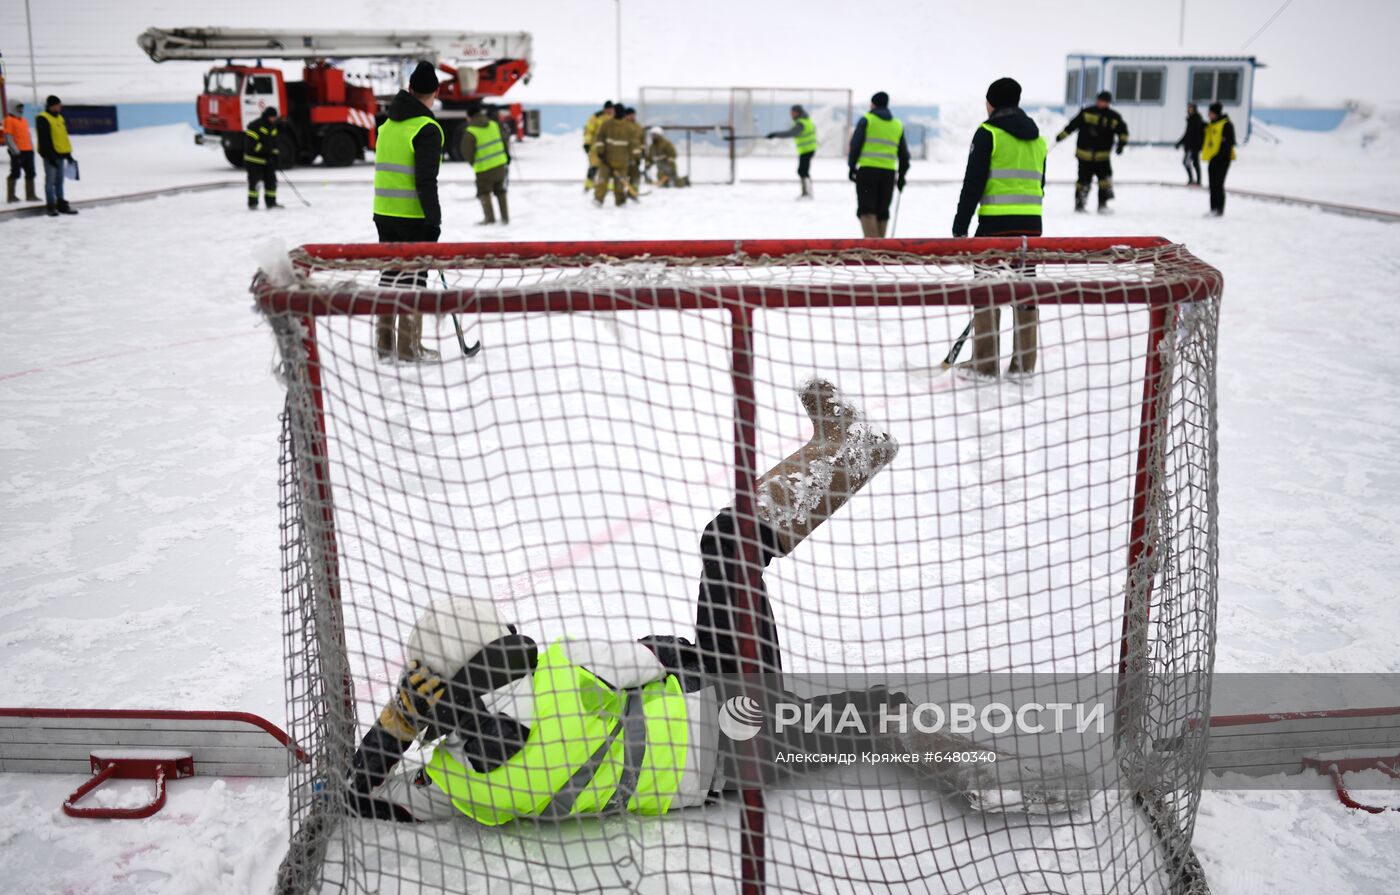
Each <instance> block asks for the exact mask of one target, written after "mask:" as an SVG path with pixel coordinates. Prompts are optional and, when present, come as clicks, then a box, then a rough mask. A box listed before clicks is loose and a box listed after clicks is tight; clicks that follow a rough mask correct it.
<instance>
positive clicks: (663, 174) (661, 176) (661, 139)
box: [647, 127, 690, 188]
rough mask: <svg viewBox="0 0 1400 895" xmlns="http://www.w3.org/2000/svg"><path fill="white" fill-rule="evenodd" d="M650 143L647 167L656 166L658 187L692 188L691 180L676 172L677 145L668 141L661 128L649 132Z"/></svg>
mask: <svg viewBox="0 0 1400 895" xmlns="http://www.w3.org/2000/svg"><path fill="white" fill-rule="evenodd" d="M647 136H648V137H649V139H650V141H651V142H650V143H649V145H648V146H647V166H648V167H650V166H652V165H655V166H656V185H657V186H660V187H666V188H670V187H683V186H690V178H689V177H686V176H682V175H681V174H680V173H679V172H678V171H677V170H676V158H677V153H676V144H674V143H672V142H671V141H670V140H668V139H666V134H665V133H664V132H663V131H662V130H661V128H659V127H654V128H652V129H651V130H649V131H647Z"/></svg>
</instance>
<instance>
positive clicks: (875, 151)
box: [846, 90, 909, 239]
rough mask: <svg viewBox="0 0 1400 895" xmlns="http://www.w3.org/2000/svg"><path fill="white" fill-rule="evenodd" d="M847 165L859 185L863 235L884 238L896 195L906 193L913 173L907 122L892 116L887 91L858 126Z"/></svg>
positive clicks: (858, 206) (874, 99) (872, 102)
mask: <svg viewBox="0 0 1400 895" xmlns="http://www.w3.org/2000/svg"><path fill="white" fill-rule="evenodd" d="M846 161H847V166H848V167H849V168H850V177H851V180H852V181H854V182H855V185H856V217H857V218H859V219H860V232H861V235H862V236H864V237H866V238H867V239H869V238H872V237H882V236H884V235H885V232H886V230H887V229H888V227H889V223H890V203H891V202H892V201H894V191H895V190H896V189H898V190H901V191H902V190H903V189H904V178H905V177H906V176H907V175H908V173H909V145H908V144H907V143H906V142H905V141H904V122H902V121H900V120H899V119H898V118H895V117H894V116H893V115H891V114H890V97H889V94H887V93H885V92H884V91H883V90H882V91H880V92H879V93H877V94H875V95H874V96H872V97H870V111H869V112H867V113H865V115H864V116H862V117H861V119H860V120H859V121H857V122H856V127H855V130H854V131H853V132H852V133H851V150H850V153H849V154H848V155H847V160H846Z"/></svg>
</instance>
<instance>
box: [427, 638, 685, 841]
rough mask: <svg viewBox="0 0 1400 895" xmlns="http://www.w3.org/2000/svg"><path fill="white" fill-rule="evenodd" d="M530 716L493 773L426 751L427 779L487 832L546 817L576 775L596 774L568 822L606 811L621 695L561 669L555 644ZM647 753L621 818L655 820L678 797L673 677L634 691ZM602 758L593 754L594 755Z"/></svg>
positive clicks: (544, 659) (679, 726) (678, 732)
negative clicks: (516, 744) (526, 729)
mask: <svg viewBox="0 0 1400 895" xmlns="http://www.w3.org/2000/svg"><path fill="white" fill-rule="evenodd" d="M531 683H532V685H533V691H534V699H535V717H534V718H533V719H532V720H531V722H530V735H529V737H528V738H527V739H526V740H525V745H524V746H522V747H521V749H520V751H519V752H517V753H515V755H513V756H511V757H510V758H509V759H507V760H506V762H505V763H504V764H502V765H500V766H499V767H496V768H493V769H492V770H489V771H475V770H473V769H471V768H470V767H468V766H467V765H464V764H462V763H461V762H460V761H458V760H457V758H456V757H455V756H454V755H452V753H451V751H450V750H448V749H445V748H438V749H436V750H434V752H433V756H432V758H431V759H429V761H428V766H427V769H426V770H427V772H428V777H429V778H431V779H432V781H433V782H434V783H436V784H437V785H438V787H439V788H441V789H442V790H443V792H445V793H447V794H448V796H450V797H451V798H452V803H453V804H454V805H456V806H457V810H459V811H461V812H462V813H463V814H465V815H467V816H468V817H470V818H472V819H473V820H475V821H477V822H478V823H482V824H486V825H488V826H499V825H501V824H505V823H509V822H510V821H512V820H515V819H517V818H525V817H536V816H539V815H541V814H543V813H545V811H546V809H548V808H549V807H550V805H551V803H552V802H553V801H554V799H555V796H556V795H558V794H559V793H560V791H561V790H563V789H564V788H565V786H566V785H567V784H569V783H570V781H571V778H573V777H574V775H575V774H577V773H578V772H579V771H580V770H582V769H583V768H585V767H586V766H588V765H591V764H596V765H597V769H596V770H595V771H594V773H593V775H592V777H591V778H590V779H588V780H587V781H586V782H585V785H584V786H583V788H582V790H581V791H579V792H578V793H577V797H576V798H575V799H574V802H573V804H572V806H571V807H570V808H569V810H568V816H570V817H576V816H579V815H585V814H593V813H597V812H599V811H602V810H603V809H604V808H606V807H607V806H608V803H609V801H610V800H611V799H612V797H613V793H614V792H615V791H616V790H617V786H618V783H619V781H620V780H621V778H622V774H623V770H624V767H625V764H626V747H627V742H626V739H625V737H624V736H622V735H621V733H620V732H619V728H620V726H621V719H622V713H623V710H624V708H625V706H626V704H627V693H626V692H624V691H622V690H617V689H614V688H613V687H611V686H609V685H608V684H606V683H604V682H603V681H601V680H599V679H598V678H597V677H595V676H594V675H592V674H591V673H589V672H588V670H587V669H584V668H582V667H580V666H578V665H575V664H574V663H572V662H570V661H569V659H568V657H567V656H566V655H565V653H564V650H563V648H562V647H561V646H560V645H559V644H557V643H556V644H555V645H553V646H551V647H550V648H549V649H548V650H546V651H545V652H544V654H543V655H542V656H540V658H539V660H538V661H537V662H536V664H535V671H534V673H533V675H532V682H531ZM632 692H634V693H639V694H640V699H641V700H642V712H643V716H644V718H645V721H646V754H645V756H644V757H643V759H642V764H641V768H640V774H639V776H638V778H637V782H636V788H635V790H634V791H633V794H632V796H631V797H630V798H629V799H628V800H627V810H628V811H632V812H635V813H637V814H664V813H665V812H666V811H668V810H669V809H670V807H671V802H672V800H673V799H674V798H675V796H676V794H677V792H678V791H679V789H680V781H681V772H682V769H683V768H684V767H685V759H686V748H687V745H688V744H687V742H686V740H687V733H688V728H687V726H686V705H685V694H684V693H683V692H682V691H681V685H680V681H678V680H677V679H676V678H675V676H674V675H668V676H667V677H666V679H665V680H662V681H654V682H652V683H650V684H647V685H646V686H645V687H642V688H641V690H640V691H632ZM600 752H601V755H600V754H599V753H600Z"/></svg>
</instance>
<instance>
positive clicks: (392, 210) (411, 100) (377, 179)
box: [374, 62, 444, 363]
mask: <svg viewBox="0 0 1400 895" xmlns="http://www.w3.org/2000/svg"><path fill="white" fill-rule="evenodd" d="M437 89H438V80H437V73H436V70H435V69H434V67H433V65H432V63H430V62H420V63H418V67H417V68H415V69H414V70H413V75H412V77H410V78H409V81H408V90H400V91H399V92H398V95H397V96H395V97H394V99H393V101H392V102H390V103H389V109H388V118H387V120H385V122H384V123H383V124H381V125H380V126H379V135H378V139H377V144H376V146H375V150H374V226H375V229H376V230H378V231H379V241H380V242H437V240H438V236H439V235H440V234H441V232H442V206H441V204H440V203H439V202H438V183H437V179H438V166H439V165H440V164H441V163H442V147H443V143H444V134H443V132H442V125H441V124H439V123H438V120H437V119H436V118H434V117H433V113H432V112H431V111H430V110H429V106H431V105H432V102H433V97H434V96H435V95H436V94H437ZM427 277H428V275H427V273H426V272H424V271H420V272H416V273H385V274H383V275H382V276H381V277H380V285H388V286H399V287H401V288H420V289H421V288H423V287H424V286H426V285H427V282H428V280H427ZM396 322H397V333H396V332H395V323H396ZM422 336H423V315H422V314H399V315H397V321H396V319H395V315H392V314H381V315H379V317H378V318H377V319H376V321H375V351H376V352H377V354H378V356H379V358H380V359H381V360H389V359H393V358H397V359H398V360H400V361H405V362H409V363H416V362H421V361H433V360H437V358H438V353H437V352H436V351H432V350H430V349H428V348H424V347H423V344H422Z"/></svg>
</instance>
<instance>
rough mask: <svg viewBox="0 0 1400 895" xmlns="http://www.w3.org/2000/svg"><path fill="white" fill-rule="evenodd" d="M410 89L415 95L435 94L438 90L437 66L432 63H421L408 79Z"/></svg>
mask: <svg viewBox="0 0 1400 895" xmlns="http://www.w3.org/2000/svg"><path fill="white" fill-rule="evenodd" d="M408 88H409V89H410V90H412V91H413V92H414V93H434V92H436V91H437V89H438V76H437V66H435V65H433V64H432V63H431V62H420V63H418V66H417V68H415V69H413V75H412V76H411V77H409V79H408Z"/></svg>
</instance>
